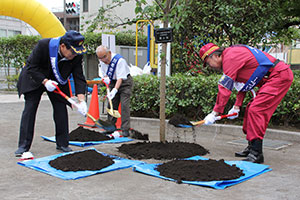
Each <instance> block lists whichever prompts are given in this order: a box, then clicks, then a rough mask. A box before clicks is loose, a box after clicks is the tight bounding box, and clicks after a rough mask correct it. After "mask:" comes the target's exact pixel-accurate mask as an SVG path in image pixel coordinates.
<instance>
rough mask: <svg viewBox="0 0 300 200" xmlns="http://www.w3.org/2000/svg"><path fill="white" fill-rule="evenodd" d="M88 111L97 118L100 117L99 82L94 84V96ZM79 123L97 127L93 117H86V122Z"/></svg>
mask: <svg viewBox="0 0 300 200" xmlns="http://www.w3.org/2000/svg"><path fill="white" fill-rule="evenodd" d="M88 113H89V114H90V115H92V116H93V117H94V118H95V119H99V100H98V87H97V84H94V86H93V92H92V98H91V102H90V107H89V111H88ZM78 125H79V126H87V127H92V128H96V125H95V123H94V121H93V120H92V119H90V118H89V117H87V118H86V122H85V123H84V124H78Z"/></svg>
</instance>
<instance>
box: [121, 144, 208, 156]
mask: <svg viewBox="0 0 300 200" xmlns="http://www.w3.org/2000/svg"><path fill="white" fill-rule="evenodd" d="M118 150H119V152H121V153H123V154H125V155H128V156H130V157H131V158H134V159H151V158H153V159H156V160H163V159H166V160H169V159H177V158H187V157H191V156H195V155H206V154H207V153H209V151H208V150H206V149H205V148H203V147H202V146H201V145H198V144H195V143H188V142H166V143H162V142H137V143H134V144H122V145H121V146H120V147H118Z"/></svg>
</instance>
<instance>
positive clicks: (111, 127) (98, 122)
mask: <svg viewBox="0 0 300 200" xmlns="http://www.w3.org/2000/svg"><path fill="white" fill-rule="evenodd" d="M53 85H54V86H55V87H56V90H54V92H55V93H57V94H59V95H61V96H62V97H64V98H65V99H66V100H67V101H68V102H70V103H71V104H72V105H73V106H75V107H76V108H78V107H77V104H76V102H75V101H74V100H73V99H71V98H70V97H68V96H67V95H66V94H65V93H63V92H62V91H61V90H60V88H59V87H58V86H57V85H55V84H53ZM86 115H87V116H88V117H89V118H90V119H91V120H92V121H93V122H94V123H95V125H96V126H97V127H98V128H103V129H104V130H106V131H115V130H116V127H115V126H114V125H113V124H111V123H109V122H106V121H103V120H101V119H98V120H97V119H95V118H94V117H93V116H92V115H91V114H89V113H86Z"/></svg>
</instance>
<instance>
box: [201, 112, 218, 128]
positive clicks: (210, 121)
mask: <svg viewBox="0 0 300 200" xmlns="http://www.w3.org/2000/svg"><path fill="white" fill-rule="evenodd" d="M204 121H205V122H204V124H205V125H210V124H213V123H215V121H216V112H214V111H212V112H211V113H210V114H208V115H207V116H206V117H205V118H204Z"/></svg>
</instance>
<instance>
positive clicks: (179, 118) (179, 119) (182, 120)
mask: <svg viewBox="0 0 300 200" xmlns="http://www.w3.org/2000/svg"><path fill="white" fill-rule="evenodd" d="M168 123H169V124H172V125H174V126H175V127H179V124H182V125H190V126H192V125H193V124H192V123H191V122H190V121H189V120H188V119H187V118H186V117H185V116H183V115H180V114H175V115H174V116H173V117H171V118H170V120H169V122H168Z"/></svg>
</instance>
